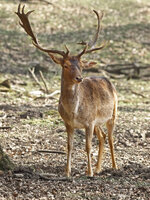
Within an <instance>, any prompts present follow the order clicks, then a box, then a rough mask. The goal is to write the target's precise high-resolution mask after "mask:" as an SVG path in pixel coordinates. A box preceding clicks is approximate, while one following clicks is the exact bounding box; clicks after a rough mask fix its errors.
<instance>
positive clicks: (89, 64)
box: [82, 60, 97, 69]
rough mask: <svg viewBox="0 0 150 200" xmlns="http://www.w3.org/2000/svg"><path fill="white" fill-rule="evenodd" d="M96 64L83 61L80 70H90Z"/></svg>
mask: <svg viewBox="0 0 150 200" xmlns="http://www.w3.org/2000/svg"><path fill="white" fill-rule="evenodd" d="M96 64H97V62H94V61H86V60H83V61H82V68H83V69H88V68H92V67H93V66H94V65H96Z"/></svg>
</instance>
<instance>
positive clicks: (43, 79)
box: [39, 71, 48, 94]
mask: <svg viewBox="0 0 150 200" xmlns="http://www.w3.org/2000/svg"><path fill="white" fill-rule="evenodd" d="M39 72H40V77H41V79H42V81H43V83H44V86H45V90H46V93H47V94H48V87H47V84H46V81H45V78H44V76H43V73H42V71H39Z"/></svg>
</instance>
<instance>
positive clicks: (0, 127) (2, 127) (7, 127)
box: [0, 126, 11, 130]
mask: <svg viewBox="0 0 150 200" xmlns="http://www.w3.org/2000/svg"><path fill="white" fill-rule="evenodd" d="M0 129H2V130H4V129H11V127H10V126H0Z"/></svg>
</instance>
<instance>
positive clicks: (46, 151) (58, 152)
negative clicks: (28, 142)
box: [37, 150, 66, 154]
mask: <svg viewBox="0 0 150 200" xmlns="http://www.w3.org/2000/svg"><path fill="white" fill-rule="evenodd" d="M37 152H38V153H57V154H66V152H64V151H57V150H38V151H37Z"/></svg>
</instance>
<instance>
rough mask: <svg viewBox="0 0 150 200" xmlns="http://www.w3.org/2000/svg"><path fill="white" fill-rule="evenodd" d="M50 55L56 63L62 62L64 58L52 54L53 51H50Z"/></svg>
mask: <svg viewBox="0 0 150 200" xmlns="http://www.w3.org/2000/svg"><path fill="white" fill-rule="evenodd" d="M48 55H49V56H50V57H51V59H52V60H53V61H54V62H55V63H57V64H60V65H61V64H62V60H63V59H62V58H59V57H57V56H54V55H53V54H51V53H48Z"/></svg>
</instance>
